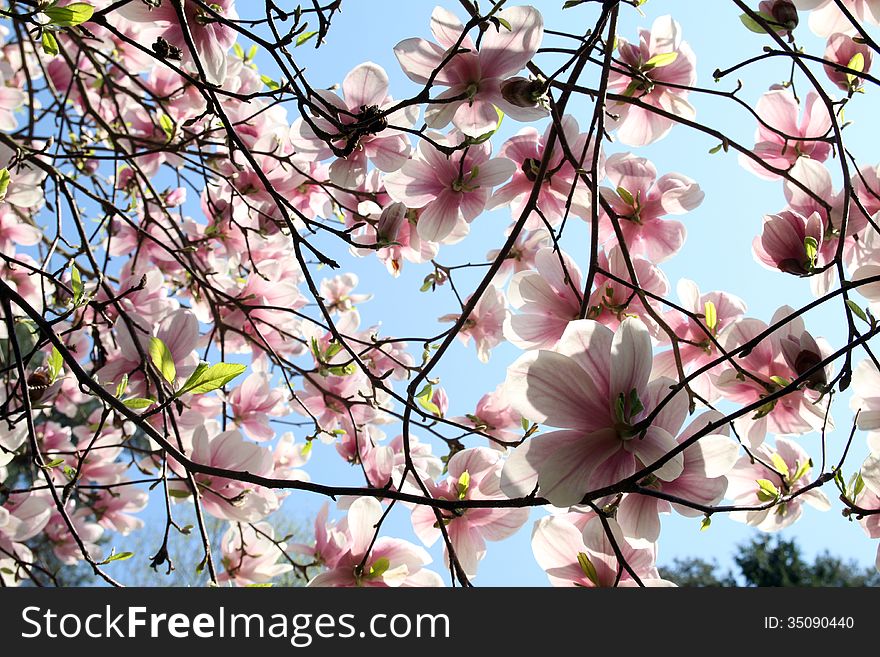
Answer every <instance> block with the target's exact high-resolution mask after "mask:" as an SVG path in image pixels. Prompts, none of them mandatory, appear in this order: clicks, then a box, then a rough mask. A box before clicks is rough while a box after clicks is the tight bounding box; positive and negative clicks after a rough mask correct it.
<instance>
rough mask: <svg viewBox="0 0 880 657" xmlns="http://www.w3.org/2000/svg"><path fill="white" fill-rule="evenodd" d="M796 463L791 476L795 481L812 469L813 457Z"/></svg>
mask: <svg viewBox="0 0 880 657" xmlns="http://www.w3.org/2000/svg"><path fill="white" fill-rule="evenodd" d="M796 465H797V466H798V467H797V468H796V469H795V472H794V476H793V477H792V478H791V481H792V482H795V481H797V480H798V479H800V478H801V477H803V476H804V475H805V474H807V473H808V472H809V471H810V470H812V469H813V459H807V462H806V463H800V464H796ZM837 474H840V473H839V471H838V472H837Z"/></svg>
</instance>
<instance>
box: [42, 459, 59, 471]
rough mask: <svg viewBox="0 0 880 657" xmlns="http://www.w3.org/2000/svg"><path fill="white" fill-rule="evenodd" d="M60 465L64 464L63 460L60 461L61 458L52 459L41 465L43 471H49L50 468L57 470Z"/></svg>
mask: <svg viewBox="0 0 880 657" xmlns="http://www.w3.org/2000/svg"><path fill="white" fill-rule="evenodd" d="M62 463H64V459H62V458H57V459H52V460H51V461H49V462H48V463H45V464H44V465H43V467H44V468H45V469H47V470H49V469H51V468H57V467H58V466H59V465H61V464H62Z"/></svg>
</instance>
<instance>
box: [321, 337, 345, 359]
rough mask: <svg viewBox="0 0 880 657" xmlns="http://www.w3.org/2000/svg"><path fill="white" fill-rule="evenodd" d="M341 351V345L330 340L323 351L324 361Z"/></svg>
mask: <svg viewBox="0 0 880 657" xmlns="http://www.w3.org/2000/svg"><path fill="white" fill-rule="evenodd" d="M340 351H342V345H341V344H339V343H338V342H331V343H330V344H329V345H328V346H327V350H326V351H325V352H324V361H325V362H327V361H329V360H330V359H331V358H333V357H334V356H335V355H336V354H338V353H339V352H340Z"/></svg>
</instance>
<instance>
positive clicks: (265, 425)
mask: <svg viewBox="0 0 880 657" xmlns="http://www.w3.org/2000/svg"><path fill="white" fill-rule="evenodd" d="M226 401H227V402H228V403H229V405H230V406H231V407H232V418H233V421H234V422H235V424H236V425H237V426H239V427H241V428H242V429H243V430H244V432H245V433H246V434H247V435H248V436H250V437H251V438H253V439H254V440H257V441H263V440H271V439H272V438H274V437H275V430H274V429H273V428H272V425H271V423H270V422H271V420H270V418H272V417H281V416H283V415H286V414H287V410H288V409H287V405H286V404H285V400H284V392H283V391H282V390H281V389H280V388H273V387H272V384H271V381H270V379H269V374H268V372H262V371H256V372H253V373H252V374H250V376H248V377H247V378H246V379H245V380H244V381H242V382H241V385H239V386H237V387H236V388H235V389H234V390H232V391H231V392H230V393H229V394H228V395H227V396H226Z"/></svg>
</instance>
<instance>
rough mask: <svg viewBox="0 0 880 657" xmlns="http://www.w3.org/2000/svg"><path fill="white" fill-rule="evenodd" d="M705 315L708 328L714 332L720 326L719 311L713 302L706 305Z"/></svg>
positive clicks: (704, 308) (704, 305)
mask: <svg viewBox="0 0 880 657" xmlns="http://www.w3.org/2000/svg"><path fill="white" fill-rule="evenodd" d="M703 313H704V315H705V318H706V328H707V329H709V330H710V331H714V330H715V327H716V326H718V309H717V308H715V304H714V303H712V302H711V301H707V302H706V303H704V304H703Z"/></svg>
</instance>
